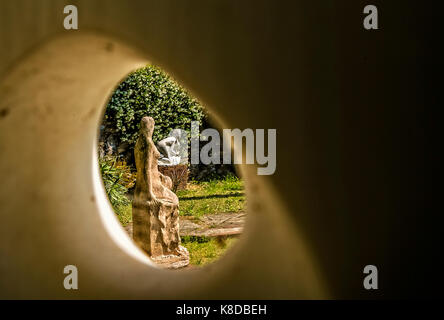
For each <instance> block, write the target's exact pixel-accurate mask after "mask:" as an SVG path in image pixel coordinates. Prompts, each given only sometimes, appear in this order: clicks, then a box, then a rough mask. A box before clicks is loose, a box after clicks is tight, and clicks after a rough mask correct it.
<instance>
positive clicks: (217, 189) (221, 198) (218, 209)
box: [114, 176, 246, 266]
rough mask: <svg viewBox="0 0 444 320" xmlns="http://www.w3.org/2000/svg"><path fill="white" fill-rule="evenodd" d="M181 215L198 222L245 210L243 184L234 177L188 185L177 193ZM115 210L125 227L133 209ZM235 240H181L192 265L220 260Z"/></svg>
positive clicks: (185, 238) (192, 238) (202, 238)
mask: <svg viewBox="0 0 444 320" xmlns="http://www.w3.org/2000/svg"><path fill="white" fill-rule="evenodd" d="M177 196H178V197H179V212H180V215H181V216H184V217H190V218H193V219H199V218H201V217H202V216H204V215H207V214H214V213H227V212H233V213H236V212H240V211H245V206H246V201H245V193H244V184H243V181H242V180H240V179H239V178H237V177H235V176H228V177H226V178H225V179H224V180H213V181H209V182H189V183H188V186H187V189H186V190H180V191H178V192H177ZM114 211H115V212H116V214H117V217H118V218H119V221H120V223H121V224H122V225H123V226H127V225H128V223H130V222H131V221H132V213H131V211H132V207H131V204H129V205H120V206H117V207H114ZM236 240H237V239H236V238H233V237H229V238H226V239H224V240H221V239H217V238H207V237H190V236H185V237H182V245H183V246H184V247H185V248H187V249H188V251H189V253H190V264H191V265H195V266H203V265H206V264H208V263H210V262H212V261H214V260H216V259H218V258H219V257H220V256H221V255H223V254H224V252H225V251H226V250H227V249H228V248H229V247H231V246H232V245H233V244H234V243H235V242H236Z"/></svg>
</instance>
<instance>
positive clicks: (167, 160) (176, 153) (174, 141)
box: [157, 129, 181, 166]
mask: <svg viewBox="0 0 444 320" xmlns="http://www.w3.org/2000/svg"><path fill="white" fill-rule="evenodd" d="M180 136H181V130H180V129H174V130H173V131H171V133H170V135H169V136H168V137H167V138H165V139H163V140H161V141H159V142H158V143H157V149H158V150H159V152H160V153H161V155H162V156H161V158H159V160H158V164H159V165H161V166H175V165H178V164H180V160H181V155H180V147H181V145H180V141H179V139H180Z"/></svg>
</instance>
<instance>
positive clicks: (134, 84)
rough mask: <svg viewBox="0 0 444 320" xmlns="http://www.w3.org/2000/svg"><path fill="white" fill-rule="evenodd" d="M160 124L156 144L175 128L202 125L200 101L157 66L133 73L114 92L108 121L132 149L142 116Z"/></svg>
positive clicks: (121, 140) (107, 116)
mask: <svg viewBox="0 0 444 320" xmlns="http://www.w3.org/2000/svg"><path fill="white" fill-rule="evenodd" d="M144 116H151V117H153V119H154V120H155V122H156V127H155V130H154V134H153V140H154V141H155V142H157V141H159V140H161V139H164V138H165V137H167V136H168V134H169V132H170V130H171V129H175V128H179V129H184V130H190V125H191V121H199V123H201V122H202V119H203V116H204V113H203V109H202V106H201V105H200V104H199V102H198V101H197V100H196V99H194V98H193V97H191V95H190V94H188V93H187V92H186V91H185V90H184V89H183V88H182V87H181V86H180V85H179V84H178V83H176V82H175V81H174V80H173V79H172V78H171V77H169V76H168V75H167V74H166V73H164V72H163V71H162V70H160V69H159V68H157V67H154V66H148V67H145V68H142V69H139V70H137V71H135V72H133V73H131V74H130V75H129V76H128V77H127V78H126V79H125V80H124V81H123V82H122V83H121V84H120V85H119V86H118V87H117V89H116V90H115V91H114V93H113V95H112V97H111V100H110V101H109V103H108V106H107V108H106V113H105V121H106V122H107V123H108V124H109V125H110V126H112V127H113V128H114V130H116V133H117V136H118V137H119V139H120V141H119V142H128V143H129V145H130V147H131V149H132V148H133V147H134V145H135V142H136V140H137V137H138V130H139V123H140V120H141V119H142V117H144Z"/></svg>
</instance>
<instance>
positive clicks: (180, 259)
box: [132, 117, 189, 268]
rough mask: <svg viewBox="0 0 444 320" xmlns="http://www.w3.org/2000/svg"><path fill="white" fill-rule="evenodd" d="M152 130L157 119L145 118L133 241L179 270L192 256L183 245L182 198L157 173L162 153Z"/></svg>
mask: <svg viewBox="0 0 444 320" xmlns="http://www.w3.org/2000/svg"><path fill="white" fill-rule="evenodd" d="M153 131H154V120H153V119H152V118H150V117H144V118H143V119H142V121H141V126H140V132H139V138H138V140H137V143H136V147H135V149H134V155H135V159H136V167H137V181H136V189H135V191H134V200H133V209H132V215H133V239H134V241H135V242H136V244H137V245H138V246H139V247H141V248H142V249H143V250H144V251H145V252H146V253H147V254H148V255H149V256H150V257H151V258H152V259H153V260H154V261H155V262H156V263H158V264H159V265H162V266H164V267H166V268H180V267H184V266H186V265H188V264H189V254H188V251H187V249H186V248H184V247H182V246H181V245H180V236H179V199H178V198H177V196H176V194H175V193H174V192H172V191H171V190H170V188H171V186H172V182H171V179H170V178H169V177H167V176H164V175H163V174H161V173H160V172H159V170H158V166H157V160H158V158H159V156H160V154H159V152H158V151H157V149H156V146H155V145H154V143H153V141H152V139H151V137H152V134H153Z"/></svg>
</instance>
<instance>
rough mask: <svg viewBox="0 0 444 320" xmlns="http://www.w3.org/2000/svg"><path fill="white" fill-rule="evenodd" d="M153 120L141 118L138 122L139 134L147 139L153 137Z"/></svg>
mask: <svg viewBox="0 0 444 320" xmlns="http://www.w3.org/2000/svg"><path fill="white" fill-rule="evenodd" d="M154 124H155V122H154V119H153V118H151V117H143V118H142V120H141V121H140V132H141V134H143V135H144V136H146V137H147V138H152V137H153V132H154Z"/></svg>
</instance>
